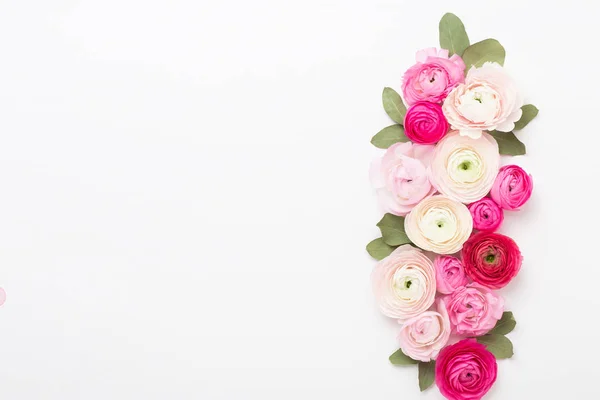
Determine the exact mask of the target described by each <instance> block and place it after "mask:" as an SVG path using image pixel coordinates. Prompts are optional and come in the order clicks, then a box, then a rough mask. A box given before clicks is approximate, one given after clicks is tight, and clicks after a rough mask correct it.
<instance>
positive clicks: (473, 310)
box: [368, 48, 533, 400]
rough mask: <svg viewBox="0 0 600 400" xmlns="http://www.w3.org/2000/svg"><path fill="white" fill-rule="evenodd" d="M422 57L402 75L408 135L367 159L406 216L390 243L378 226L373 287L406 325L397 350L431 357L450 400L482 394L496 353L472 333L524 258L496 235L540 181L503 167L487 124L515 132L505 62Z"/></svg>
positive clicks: (496, 307) (512, 89)
mask: <svg viewBox="0 0 600 400" xmlns="http://www.w3.org/2000/svg"><path fill="white" fill-rule="evenodd" d="M416 60H417V63H416V64H415V65H414V66H412V67H411V68H409V69H408V70H407V71H406V73H405V74H404V76H403V81H402V94H403V96H402V97H403V99H404V103H403V104H406V106H407V107H408V108H407V109H406V112H405V115H404V120H403V121H402V122H403V126H404V132H405V135H406V140H405V141H402V140H401V139H399V141H398V142H397V143H394V144H392V145H391V146H389V148H387V150H386V151H385V154H383V156H382V157H381V158H380V159H377V160H375V161H374V162H373V164H372V167H371V181H372V183H373V186H374V187H375V189H376V191H377V194H378V198H379V200H380V203H381V205H382V207H383V208H384V209H385V211H386V212H387V213H389V214H392V215H394V216H397V217H394V220H395V221H399V222H397V226H395V227H394V228H395V232H396V236H395V237H393V238H392V240H386V232H384V230H383V229H382V235H383V237H382V238H381V239H376V240H381V241H382V242H381V244H382V245H383V246H385V248H386V249H388V251H387V253H389V254H384V255H381V249H380V252H379V253H378V255H379V257H377V256H376V258H378V259H381V261H380V262H379V263H378V264H377V265H376V266H375V268H374V270H373V273H372V285H373V291H374V294H375V297H376V300H377V302H378V304H379V308H380V310H381V312H382V313H383V314H384V315H386V316H388V317H390V318H394V319H397V320H398V321H399V322H400V323H401V324H402V326H401V328H400V332H399V334H398V341H399V344H400V351H401V352H402V354H403V355H405V356H407V357H409V358H410V359H411V360H414V361H415V362H419V363H430V364H432V370H433V372H434V374H435V378H434V379H435V382H436V384H437V386H438V388H439V389H440V391H441V393H442V394H443V395H444V396H445V397H446V398H448V399H455V400H461V399H468V400H477V399H480V398H481V397H483V396H484V395H485V394H486V393H487V392H488V391H489V389H490V388H491V386H492V384H493V383H494V382H495V380H496V372H497V364H496V357H495V356H494V354H493V353H492V352H490V351H489V349H488V348H487V347H486V345H485V344H482V343H485V341H478V340H477V339H478V338H480V337H482V336H483V335H486V334H488V333H489V332H490V331H491V330H492V329H494V327H495V326H496V325H497V322H498V321H499V320H500V319H501V318H502V317H503V314H504V313H505V310H504V299H503V298H502V297H501V296H500V295H499V294H498V293H496V292H495V290H497V289H501V288H503V287H505V286H506V285H507V284H508V283H509V282H510V281H511V280H512V279H513V278H514V277H515V276H516V275H517V274H518V272H519V270H520V269H521V264H522V259H523V258H522V255H521V251H520V250H519V247H518V246H517V244H516V243H515V242H514V241H513V240H512V239H511V238H509V237H507V236H505V235H502V234H500V233H497V232H496V231H497V230H498V229H499V227H500V226H501V224H502V222H503V219H504V211H507V210H508V211H516V210H519V208H520V207H522V206H523V205H524V204H525V203H526V202H527V200H528V199H529V198H530V196H531V193H532V188H533V182H532V178H531V176H530V175H529V174H528V173H526V172H525V171H524V170H523V169H522V168H521V167H519V166H517V165H506V166H502V167H501V159H500V151H499V147H498V142H497V140H496V139H495V138H494V137H493V136H491V135H490V134H489V132H492V131H494V133H495V134H496V135H502V134H503V133H502V132H510V131H512V130H514V129H515V123H517V122H518V121H519V120H521V118H522V113H523V112H522V106H523V99H522V97H521V95H520V94H519V92H518V91H517V89H516V85H515V84H514V82H513V80H512V79H511V78H510V76H509V75H508V74H507V72H506V71H505V69H504V68H503V67H502V66H501V65H500V64H498V63H494V62H485V63H481V65H479V66H470V68H468V71H466V76H465V70H466V69H467V68H466V66H465V62H464V61H463V59H462V58H461V56H460V55H459V54H452V55H451V56H450V53H449V51H448V50H446V49H439V50H438V49H435V48H430V49H425V50H421V51H419V52H418V53H417V56H416ZM511 134H512V133H511ZM402 225H403V226H402ZM398 232H400V233H404V234H405V238H406V239H405V240H404V241H402V240H398ZM403 242H404V243H403ZM396 246H398V247H396ZM368 249H369V247H368ZM370 252H371V251H370ZM372 254H373V253H372ZM511 315H512V314H511ZM511 346H512V345H511ZM511 355H512V353H511ZM420 375H421V374H420ZM432 381H433V378H432ZM426 386H427V385H426ZM422 389H423V387H422Z"/></svg>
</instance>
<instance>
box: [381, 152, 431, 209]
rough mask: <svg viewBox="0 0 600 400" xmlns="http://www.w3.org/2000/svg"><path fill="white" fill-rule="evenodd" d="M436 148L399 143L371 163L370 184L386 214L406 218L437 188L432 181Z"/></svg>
mask: <svg viewBox="0 0 600 400" xmlns="http://www.w3.org/2000/svg"><path fill="white" fill-rule="evenodd" d="M432 154H433V146H424V145H420V144H412V143H410V142H407V143H396V144H393V145H392V146H390V147H389V148H388V149H387V151H386V152H385V154H384V155H383V157H382V158H381V159H377V160H375V161H374V162H373V163H372V164H371V183H372V184H373V186H374V187H375V189H376V190H377V196H378V197H379V202H380V203H381V206H382V208H383V209H384V210H385V212H389V213H392V214H395V215H406V214H407V213H408V212H409V211H410V210H412V208H413V207H414V206H416V205H417V204H418V203H419V202H420V201H421V200H423V199H424V198H425V197H427V196H430V195H432V194H433V193H434V192H435V188H434V187H433V186H432V185H431V182H429V175H428V172H427V167H428V166H429V163H430V160H431V155H432Z"/></svg>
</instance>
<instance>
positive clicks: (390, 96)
mask: <svg viewBox="0 0 600 400" xmlns="http://www.w3.org/2000/svg"><path fill="white" fill-rule="evenodd" d="M381 97H382V99H383V108H384V109H385V112H386V113H387V115H389V116H390V118H391V119H392V120H393V121H394V122H396V123H398V124H400V125H404V116H405V115H406V106H405V105H404V103H403V102H402V98H401V97H400V95H399V94H398V93H397V92H396V91H395V90H394V89H392V88H389V87H386V88H384V89H383V94H382V95H381Z"/></svg>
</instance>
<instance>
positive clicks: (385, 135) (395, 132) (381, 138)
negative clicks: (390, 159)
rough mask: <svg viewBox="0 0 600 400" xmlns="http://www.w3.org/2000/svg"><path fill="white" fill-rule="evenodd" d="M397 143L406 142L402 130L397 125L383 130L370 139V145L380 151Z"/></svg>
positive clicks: (406, 139) (400, 126)
mask: <svg viewBox="0 0 600 400" xmlns="http://www.w3.org/2000/svg"><path fill="white" fill-rule="evenodd" d="M398 142H408V138H407V137H406V135H405V134H404V128H403V127H402V125H398V124H395V125H390V126H388V127H386V128H383V129H382V130H380V131H379V132H378V133H377V134H376V135H375V136H373V138H372V139H371V144H372V145H373V146H375V147H377V148H380V149H387V148H388V147H390V146H391V145H393V144H394V143H398Z"/></svg>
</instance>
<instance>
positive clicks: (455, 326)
mask: <svg viewBox="0 0 600 400" xmlns="http://www.w3.org/2000/svg"><path fill="white" fill-rule="evenodd" d="M444 302H445V303H446V308H447V309H448V316H449V317H450V325H452V332H454V333H457V334H459V335H468V336H481V335H484V334H486V333H488V332H489V331H490V330H491V329H492V328H493V327H494V326H495V325H496V322H498V320H499V319H500V318H501V317H502V313H503V312H504V299H503V298H502V297H500V296H499V295H497V294H495V293H494V292H492V291H491V290H490V289H488V288H486V287H483V286H481V285H478V284H477V283H472V284H470V285H467V286H465V287H462V288H459V289H457V290H456V291H455V292H453V293H452V294H450V295H448V296H446V297H444Z"/></svg>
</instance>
